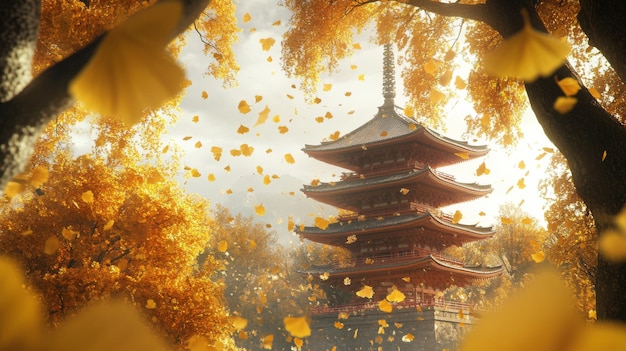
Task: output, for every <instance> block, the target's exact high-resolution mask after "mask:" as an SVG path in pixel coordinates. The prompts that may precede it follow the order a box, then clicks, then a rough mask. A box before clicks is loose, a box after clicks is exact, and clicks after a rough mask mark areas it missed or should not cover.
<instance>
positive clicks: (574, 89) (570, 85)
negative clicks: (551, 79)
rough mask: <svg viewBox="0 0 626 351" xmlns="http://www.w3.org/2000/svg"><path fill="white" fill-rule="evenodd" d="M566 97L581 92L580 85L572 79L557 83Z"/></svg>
mask: <svg viewBox="0 0 626 351" xmlns="http://www.w3.org/2000/svg"><path fill="white" fill-rule="evenodd" d="M556 83H557V84H558V85H559V88H561V91H563V94H565V96H574V95H576V94H578V92H579V91H580V84H578V81H577V80H576V79H574V78H572V77H566V78H563V79H561V80H558V81H557V82H556Z"/></svg>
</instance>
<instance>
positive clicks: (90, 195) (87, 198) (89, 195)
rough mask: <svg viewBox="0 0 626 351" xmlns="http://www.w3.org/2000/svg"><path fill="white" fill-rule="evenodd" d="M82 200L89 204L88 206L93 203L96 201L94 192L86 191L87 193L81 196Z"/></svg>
mask: <svg viewBox="0 0 626 351" xmlns="http://www.w3.org/2000/svg"><path fill="white" fill-rule="evenodd" d="M81 199H82V200H83V201H84V202H86V203H88V204H90V203H93V201H94V196H93V192H92V191H91V190H87V191H85V192H84V193H83V194H82V195H81Z"/></svg>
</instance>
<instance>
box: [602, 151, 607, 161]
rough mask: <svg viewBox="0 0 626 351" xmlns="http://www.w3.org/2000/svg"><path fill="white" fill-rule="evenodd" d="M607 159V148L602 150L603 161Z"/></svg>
mask: <svg viewBox="0 0 626 351" xmlns="http://www.w3.org/2000/svg"><path fill="white" fill-rule="evenodd" d="M605 159H606V150H604V152H602V161H604V160H605Z"/></svg>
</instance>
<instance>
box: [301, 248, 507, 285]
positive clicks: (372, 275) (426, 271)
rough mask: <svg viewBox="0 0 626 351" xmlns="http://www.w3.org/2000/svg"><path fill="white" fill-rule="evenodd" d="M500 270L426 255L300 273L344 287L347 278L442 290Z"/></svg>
mask: <svg viewBox="0 0 626 351" xmlns="http://www.w3.org/2000/svg"><path fill="white" fill-rule="evenodd" d="M503 271H504V270H503V267H502V266H495V267H487V266H471V267H470V266H463V265H459V264H457V263H456V262H451V261H447V260H445V259H443V258H437V257H435V256H434V255H428V256H425V257H421V258H417V259H411V260H398V261H383V262H373V263H371V264H357V265H354V266H351V267H344V268H339V267H330V266H325V267H311V268H310V269H308V270H306V271H303V272H301V273H304V274H309V275H311V276H312V277H313V278H317V279H319V280H321V281H326V283H327V284H331V285H336V286H337V287H346V284H345V282H346V281H349V282H350V284H355V286H356V285H357V284H358V285H369V286H372V287H375V286H378V285H380V284H394V285H401V284H407V283H410V284H413V285H415V286H421V287H428V288H432V289H434V290H445V289H446V288H448V287H450V286H451V285H456V286H465V285H468V284H472V283H474V282H477V281H481V280H485V279H490V278H493V277H496V276H499V275H500V274H502V272H503ZM346 278H347V279H346ZM348 279H349V280H348Z"/></svg>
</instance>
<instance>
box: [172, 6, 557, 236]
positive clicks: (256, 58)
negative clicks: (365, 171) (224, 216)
mask: <svg viewBox="0 0 626 351" xmlns="http://www.w3.org/2000/svg"><path fill="white" fill-rule="evenodd" d="M237 4H238V9H237V18H238V19H239V20H240V21H241V19H242V17H243V15H244V14H245V13H250V15H251V16H252V19H251V20H250V21H249V22H247V23H245V24H241V22H240V24H241V25H242V26H243V28H244V30H243V31H242V32H241V33H240V35H239V42H238V43H237V44H236V45H235V52H236V54H237V61H238V63H239V65H240V66H241V70H240V72H239V74H238V76H237V80H238V86H237V87H235V88H229V89H224V88H223V87H222V83H221V82H220V81H217V80H215V79H213V78H211V77H205V76H204V74H203V72H204V71H205V68H206V66H207V64H208V61H207V60H209V59H210V58H207V57H206V56H204V55H203V54H202V48H201V45H200V44H201V43H200V41H199V40H198V39H197V37H194V36H193V35H192V36H191V37H190V39H189V40H188V42H189V44H188V47H187V48H186V49H185V50H184V52H183V54H182V55H181V56H180V61H181V62H182V63H183V64H184V65H185V66H186V69H187V73H188V76H189V78H190V79H191V80H192V81H193V85H192V86H191V87H190V88H189V89H188V91H187V95H186V97H185V99H184V101H183V104H182V108H183V116H182V117H181V118H180V121H179V122H178V123H177V125H176V126H174V127H172V128H171V130H170V134H169V135H168V136H167V138H170V139H173V140H174V141H176V142H177V143H179V144H181V145H183V146H185V149H186V155H185V164H186V165H187V166H189V167H192V168H197V169H198V171H199V172H200V173H201V176H200V177H198V178H190V179H188V180H187V183H186V187H187V189H189V191H191V192H195V193H198V194H200V195H202V196H205V197H208V198H209V199H210V200H211V201H212V203H227V202H228V201H229V200H228V199H229V196H231V197H232V196H233V195H232V194H231V195H229V194H227V190H228V189H230V190H231V191H232V192H233V194H239V195H240V196H245V197H246V198H247V199H248V206H249V207H250V209H251V211H252V206H253V205H254V201H255V192H257V191H261V190H262V191H265V192H267V191H271V192H276V194H282V195H281V196H286V197H290V199H294V198H295V199H301V198H304V196H303V195H302V194H301V193H300V191H299V186H296V185H294V183H293V181H289V182H287V181H286V180H285V179H287V178H288V177H286V175H291V176H293V177H295V178H298V179H301V180H302V181H303V182H306V183H308V182H310V181H311V180H312V179H314V178H319V179H320V180H322V181H331V180H336V177H334V176H333V174H336V175H339V174H340V173H341V171H342V170H341V169H337V168H334V167H331V166H328V165H325V164H323V163H321V162H319V161H316V160H314V159H311V158H309V157H308V156H307V155H306V154H304V153H303V152H302V151H301V148H302V147H303V146H304V145H305V144H319V143H320V142H321V141H322V140H324V139H326V138H328V137H329V135H331V134H332V133H334V132H335V131H340V133H341V135H343V134H346V133H348V132H349V131H351V130H353V129H355V128H357V127H358V126H360V125H361V124H363V123H365V122H366V121H368V120H369V119H370V118H372V117H373V116H374V115H375V114H376V112H377V108H378V106H380V105H382V103H383V100H384V99H383V96H382V60H383V49H382V47H379V46H377V45H373V44H370V43H368V42H367V41H366V40H365V39H366V38H365V37H364V40H363V41H361V42H360V44H361V47H362V49H361V50H359V51H357V53H356V54H355V55H354V57H352V58H350V59H347V60H346V61H345V62H343V65H342V69H341V72H339V73H338V74H333V75H331V76H325V77H322V79H321V82H320V84H332V89H331V90H330V91H328V92H324V91H322V88H321V85H320V88H319V93H318V95H317V96H318V97H319V98H320V99H321V103H319V104H307V103H306V101H305V97H304V96H303V94H302V93H301V92H299V91H298V90H297V89H294V88H292V85H294V84H295V85H296V86H297V85H298V81H296V80H290V79H288V78H286V77H285V75H284V74H283V72H282V70H281V67H280V51H281V48H280V41H281V35H282V33H283V32H284V31H285V28H286V24H287V22H288V18H289V12H288V11H287V10H286V9H284V8H281V7H279V6H277V5H275V0H263V1H248V2H244V1H242V2H238V3H237ZM277 20H281V22H282V25H280V26H272V23H274V22H276V21H277ZM250 28H255V31H254V32H251V31H250ZM270 37H271V38H274V39H275V40H276V44H275V45H274V46H273V47H272V48H271V50H270V51H263V50H262V48H261V44H260V39H263V38H270ZM268 57H271V62H270V60H268ZM351 65H356V66H357V69H351V68H350V66H351ZM398 71H399V69H398V68H396V73H399V72H398ZM359 75H364V78H365V79H364V80H359V79H358V77H359ZM203 91H206V92H207V93H208V98H207V99H206V100H205V99H202V92H203ZM346 92H350V93H351V95H350V96H346V94H345V93H346ZM396 92H397V93H396V104H397V105H399V106H404V103H405V99H404V97H403V93H402V84H401V81H400V80H399V77H398V79H397V88H396ZM287 94H289V95H291V96H293V99H290V98H288V97H287ZM257 95H258V96H261V97H262V100H261V101H259V102H256V103H255V96H257ZM241 100H246V102H247V103H248V104H249V105H250V107H251V111H250V112H249V113H247V114H242V113H240V112H239V110H238V108H237V107H238V105H239V103H240V101H241ZM454 105H455V106H456V109H455V110H451V111H450V116H451V120H450V123H448V128H449V133H447V134H448V135H449V136H451V137H454V138H460V137H461V133H462V132H463V129H462V128H461V129H460V128H458V127H457V126H459V125H461V122H460V121H462V118H463V117H464V116H465V115H466V114H468V113H469V111H468V105H467V104H466V103H465V102H463V101H456V102H455V104H454ZM266 107H267V108H269V109H270V113H269V118H268V120H267V121H266V122H265V123H264V124H262V125H259V126H256V127H254V124H255V122H256V120H257V118H258V116H259V112H261V111H262V110H264V109H265V108H266ZM351 111H354V112H353V113H350V112H351ZM327 112H330V113H331V114H332V116H333V117H332V118H331V119H327V118H324V121H323V123H318V122H316V117H319V116H324V115H326V113H327ZM195 115H197V116H199V121H198V122H197V123H194V122H193V121H192V118H193V116H195ZM276 115H278V116H279V118H280V122H278V123H275V122H274V121H273V120H272V119H273V117H274V116H276ZM524 123H525V124H524V129H525V133H526V135H527V136H528V137H529V138H528V139H527V140H524V141H522V142H520V143H519V148H518V149H517V150H512V151H509V154H506V153H503V152H501V151H498V150H494V151H492V152H491V153H490V155H489V156H487V158H486V159H485V161H486V163H487V167H489V168H490V169H491V171H492V173H491V174H490V175H489V176H482V177H479V178H477V177H474V176H473V173H474V172H475V170H476V167H477V166H478V164H479V162H478V163H476V162H474V163H472V164H470V165H467V166H466V167H464V169H463V170H460V171H459V170H456V171H455V173H456V174H455V175H457V176H458V177H459V178H463V179H467V177H468V176H470V178H469V179H468V180H476V181H478V182H480V183H491V184H492V186H493V187H494V193H493V194H492V195H490V196H489V197H488V198H486V199H481V200H478V201H474V202H473V203H472V204H471V205H470V206H465V207H464V208H463V213H464V218H475V216H472V215H471V212H475V213H477V212H478V211H481V210H482V211H485V212H487V213H488V216H486V218H489V221H493V219H492V218H493V217H495V216H497V208H498V205H499V204H500V203H502V202H505V201H507V202H513V203H520V202H521V201H522V200H524V204H523V205H522V208H523V209H524V210H526V211H528V212H529V213H531V214H533V215H535V216H541V213H542V211H541V210H542V206H543V205H542V204H541V203H540V198H539V197H538V191H537V188H536V180H537V179H538V178H540V176H541V175H542V173H543V170H544V169H545V160H544V161H542V162H539V161H535V158H536V157H537V156H538V155H539V154H541V152H542V150H541V149H542V148H543V147H551V144H550V143H549V141H548V140H547V139H546V138H545V136H544V134H543V132H542V131H541V129H540V128H539V126H538V124H537V122H536V121H535V120H534V117H533V116H530V118H527V120H526V121H525V122H524ZM240 125H244V126H246V127H248V128H249V129H250V131H249V132H248V133H246V134H243V135H242V134H239V133H237V130H238V128H239V127H240ZM279 126H286V127H287V128H288V129H289V131H288V132H286V133H284V134H281V133H280V132H279V130H278V127H279ZM186 136H191V137H192V138H191V139H189V140H187V141H184V140H183V138H184V137H186ZM198 141H200V142H201V143H202V145H203V146H202V147H201V148H195V147H194V145H195V144H196V143H197V142H198ZM244 143H245V144H248V145H249V146H251V147H253V148H254V152H253V154H252V155H251V156H250V157H244V156H238V157H233V156H231V155H230V153H229V152H230V150H231V149H239V147H240V145H241V144H244ZM212 146H219V147H221V148H223V150H224V151H223V154H222V158H221V160H220V161H219V162H218V161H215V160H214V159H213V155H212V154H211V151H210V150H211V147H212ZM493 148H495V146H493ZM269 149H271V152H267V151H268V150H269ZM287 153H290V154H291V155H292V156H293V158H294V159H295V163H293V164H289V163H287V162H286V161H285V159H284V155H285V154H287ZM521 160H524V162H525V163H526V165H527V167H526V169H523V170H522V169H519V168H517V165H518V163H519V161H521ZM227 166H230V172H227V171H225V169H224V168H225V167H227ZM257 166H261V167H263V169H264V171H263V174H262V175H260V174H258V172H257ZM527 171H530V173H529V175H528V176H527V177H526V178H525V183H526V188H525V189H519V188H517V187H515V185H516V183H517V181H518V180H519V179H520V178H522V177H524V175H525V173H526V172H527ZM459 172H460V173H459ZM209 174H214V176H215V181H213V182H210V181H208V179H207V177H208V175H209ZM265 174H269V175H270V176H271V175H274V174H275V175H278V176H279V177H281V178H278V179H272V182H271V183H270V184H269V185H264V184H263V182H262V180H263V176H264V175H265ZM250 177H252V178H250ZM244 178H245V179H246V184H248V183H249V185H248V186H245V187H244V186H241V184H238V180H241V179H244ZM250 179H253V180H256V182H253V180H250ZM283 180H284V181H283ZM249 186H252V187H253V188H254V191H253V192H248V189H247V188H248V187H249ZM511 186H514V188H513V190H510V191H509V192H508V193H507V190H509V189H510V187H511ZM290 192H295V195H290V194H289V193H290ZM244 194H245V195H244ZM268 210H271V209H268ZM250 213H251V212H250ZM465 213H467V216H465ZM290 215H293V216H295V217H297V218H302V217H303V216H304V215H303V214H290V213H285V214H284V215H282V216H280V218H282V219H285V220H286V218H287V217H288V216H290ZM540 219H542V218H540ZM260 220H267V221H269V219H267V218H265V219H264V218H260ZM271 220H273V221H276V219H275V218H272V219H271ZM311 222H312V218H311V220H310V221H309V222H308V223H306V224H309V225H310V224H311ZM275 224H277V223H275ZM282 225H284V226H286V221H285V224H282Z"/></svg>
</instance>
